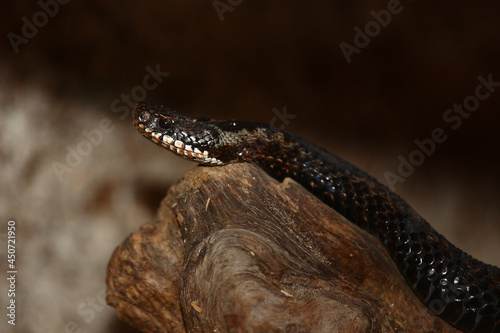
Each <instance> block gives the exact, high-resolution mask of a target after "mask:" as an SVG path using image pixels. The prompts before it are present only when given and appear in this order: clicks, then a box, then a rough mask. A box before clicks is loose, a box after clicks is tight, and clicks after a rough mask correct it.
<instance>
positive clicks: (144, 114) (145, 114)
mask: <svg viewBox="0 0 500 333" xmlns="http://www.w3.org/2000/svg"><path fill="white" fill-rule="evenodd" d="M150 118H151V113H149V112H147V111H143V112H141V114H140V115H139V118H138V119H139V121H140V122H143V123H145V122H147V121H148V120H149V119H150Z"/></svg>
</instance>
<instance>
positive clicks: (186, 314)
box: [106, 164, 457, 332]
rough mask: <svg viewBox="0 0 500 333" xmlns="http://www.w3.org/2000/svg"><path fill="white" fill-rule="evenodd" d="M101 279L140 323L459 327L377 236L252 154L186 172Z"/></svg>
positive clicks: (293, 328)
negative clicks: (436, 308) (408, 278)
mask: <svg viewBox="0 0 500 333" xmlns="http://www.w3.org/2000/svg"><path fill="white" fill-rule="evenodd" d="M106 282H107V285H108V291H107V300H108V303H109V304H110V305H111V306H114V307H115V308H117V310H118V314H119V316H120V317H121V318H122V319H124V320H125V321H127V322H128V323H129V324H131V325H132V326H134V327H136V328H138V329H140V330H141V331H143V332H186V331H189V332H215V331H217V332H278V331H279V332H457V331H456V330H455V329H454V328H452V327H451V326H449V325H447V324H446V323H445V322H443V321H442V320H441V319H439V318H438V317H436V316H434V315H433V314H432V313H431V312H430V311H429V310H428V309H427V308H426V307H425V306H423V304H422V303H421V302H420V301H419V300H418V299H417V298H416V296H415V295H414V294H413V292H412V291H411V289H410V288H409V287H408V286H407V284H406V282H405V281H404V279H403V278H402V276H401V274H400V273H399V271H398V269H397V268H396V266H395V264H394V263H393V261H392V259H391V258H390V257H389V256H388V255H387V253H386V251H385V249H384V248H383V247H382V245H381V244H380V243H379V241H378V240H377V239H376V238H375V237H373V236H371V235H369V234H368V233H366V232H365V231H363V230H361V229H359V228H358V227H357V226H355V225H353V224H352V223H350V222H349V221H347V220H345V219H344V218H343V217H342V216H340V215H339V214H337V213H336V212H335V211H333V210H332V209H330V208H329V207H327V206H326V205H324V204H323V203H322V202H321V201H319V200H318V199H316V198H315V197H314V196H312V195H311V194H310V193H309V192H307V191H306V190H305V189H303V188H302V187H301V186H300V185H298V184H297V183H295V182H294V181H292V180H289V179H286V180H285V181H284V182H283V183H280V182H277V181H275V180H274V179H272V178H270V177H269V176H268V175H267V174H265V173H264V172H263V171H261V170H260V169H258V168H256V167H255V166H253V165H251V164H235V165H227V166H223V167H217V168H209V167H196V168H194V169H193V170H191V171H189V172H188V173H187V174H186V175H185V176H184V177H183V179H181V180H180V181H179V182H178V183H177V184H176V185H175V186H173V187H172V188H171V189H170V190H169V192H168V195H167V196H166V198H165V199H164V200H163V202H162V204H161V206H160V208H159V210H158V213H157V216H156V219H155V221H154V222H152V223H151V224H148V225H146V226H143V227H142V228H141V229H140V230H139V232H137V233H135V234H133V235H131V236H130V237H129V238H128V239H126V240H125V241H124V242H123V243H122V244H121V245H120V246H119V247H118V248H117V249H116V251H115V253H114V254H113V257H112V258H111V260H110V263H109V265H108V276H107V281H106Z"/></svg>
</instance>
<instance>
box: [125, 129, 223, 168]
mask: <svg viewBox="0 0 500 333" xmlns="http://www.w3.org/2000/svg"><path fill="white" fill-rule="evenodd" d="M134 123H135V126H136V128H137V129H138V130H139V132H140V133H141V134H142V135H143V136H144V137H146V138H147V139H150V140H151V141H153V142H154V143H156V144H157V145H159V146H162V147H163V148H166V149H168V150H170V151H172V152H174V153H175V154H177V155H179V156H182V157H184V158H186V159H188V160H194V161H196V162H199V163H201V164H205V165H223V164H224V163H223V162H222V161H221V160H219V159H217V158H214V157H210V154H209V152H208V151H207V150H204V151H201V150H200V149H198V148H196V147H194V148H193V147H192V146H191V145H188V144H185V143H184V142H182V141H180V140H175V139H174V138H172V137H171V136H169V135H167V134H163V133H161V132H158V131H155V130H153V129H151V128H150V127H147V126H146V125H144V124H141V123H139V122H138V121H137V120H135V121H134Z"/></svg>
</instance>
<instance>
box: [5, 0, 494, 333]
mask: <svg viewBox="0 0 500 333" xmlns="http://www.w3.org/2000/svg"><path fill="white" fill-rule="evenodd" d="M222 2H223V3H226V4H227V3H228V2H226V1H222ZM232 3H233V4H237V5H236V6H233V7H231V8H232V10H231V11H226V12H224V13H223V18H224V19H223V20H222V21H221V19H220V16H219V15H218V13H217V10H216V9H215V7H214V2H212V1H143V2H136V1H120V2H118V1H117V2H114V1H106V2H104V1H102V2H98V1H78V0H73V1H70V2H68V4H65V5H60V7H59V9H58V12H57V14H55V15H54V17H51V18H50V19H49V20H48V23H47V24H46V25H44V26H43V27H40V28H38V29H39V31H38V33H37V34H36V36H34V37H32V38H29V41H28V43H27V44H21V45H19V52H18V53H16V52H15V51H14V49H13V47H12V45H11V44H10V42H9V39H8V38H7V35H8V33H10V32H13V33H15V34H17V35H21V30H22V27H23V24H24V23H23V21H22V18H23V17H26V18H27V19H28V20H29V21H30V22H32V21H33V15H35V14H36V13H37V12H39V11H40V10H41V7H40V5H39V4H37V3H36V2H27V1H15V2H14V1H13V2H9V3H6V2H4V3H2V4H1V5H0V11H1V12H2V13H3V15H2V16H3V17H2V22H1V23H0V28H1V30H0V32H1V34H2V36H5V37H4V38H3V39H2V44H1V49H0V55H1V60H0V69H1V72H0V74H2V78H1V79H2V87H3V88H2V90H3V93H2V97H1V102H2V103H1V105H0V107H1V108H2V109H1V110H0V112H1V113H2V116H1V117H2V118H0V119H1V121H2V122H3V125H2V126H3V127H2V128H3V130H2V134H1V135H2V136H3V139H2V140H3V144H4V148H2V150H0V157H1V158H2V160H3V161H2V163H3V164H4V165H6V166H10V168H12V170H18V173H15V172H14V171H13V172H14V173H12V174H10V173H9V172H8V170H10V169H8V168H6V169H4V170H7V171H4V180H3V182H4V183H6V184H7V185H8V186H7V187H5V190H3V189H2V196H3V197H4V198H5V200H4V202H6V205H7V208H6V210H5V213H2V214H5V218H3V216H2V218H3V220H5V219H18V220H19V221H18V224H19V225H21V228H25V229H26V230H27V229H29V228H30V227H31V226H32V224H37V225H39V224H43V223H42V222H41V221H40V218H39V217H37V216H38V215H37V214H39V210H37V209H35V208H36V207H38V206H36V205H35V206H36V207H35V208H34V207H33V205H32V204H33V201H34V200H35V201H36V200H40V201H41V202H43V206H44V207H49V206H50V207H53V208H51V210H50V211H49V212H48V213H47V217H46V218H45V219H44V221H46V223H47V225H49V226H50V230H51V232H55V231H54V230H57V228H61V225H64V223H68V222H65V221H63V220H61V221H59V220H58V219H62V218H61V216H62V215H64V216H66V217H70V220H73V219H74V221H75V222H74V226H75V227H78V228H79V227H80V226H81V224H82V221H88V223H89V224H90V225H91V229H92V233H90V234H89V236H88V238H86V239H84V240H79V241H77V242H76V243H75V244H79V245H82V244H83V246H84V245H85V244H87V242H89V241H91V240H92V239H95V236H92V235H95V234H94V233H95V232H97V233H98V234H99V235H103V234H104V235H107V234H108V233H109V234H112V233H113V232H115V231H116V230H114V229H113V228H118V229H119V230H120V232H122V233H118V234H117V235H116V234H115V235H114V236H113V237H114V238H110V239H108V242H104V243H106V245H107V247H106V248H104V249H101V250H99V251H97V252H98V255H99V256H101V262H99V263H95V265H96V266H94V268H93V269H100V270H101V272H100V274H101V275H99V276H98V277H96V278H95V281H94V284H95V287H94V289H90V291H87V290H86V289H85V288H86V283H85V280H84V281H82V282H81V286H80V287H79V288H81V290H82V292H81V293H77V294H75V296H74V298H71V299H66V298H64V297H63V298H62V299H61V298H56V299H54V300H53V301H51V303H50V304H52V305H51V306H53V307H54V308H55V310H54V311H56V312H57V311H68V312H67V313H64V314H61V316H60V318H59V317H58V318H52V321H51V323H52V324H53V325H55V326H54V327H55V328H54V331H56V329H59V330H60V327H63V324H64V323H65V322H67V321H69V320H72V318H74V320H75V321H76V322H78V323H80V328H81V329H82V330H83V331H99V330H101V331H106V329H115V328H116V327H117V326H116V325H118V327H119V329H118V330H120V329H124V328H123V327H122V326H120V325H121V324H119V323H118V322H116V321H114V320H112V319H109V320H108V319H107V318H108V317H106V319H102V323H101V322H100V321H93V322H92V323H90V324H88V323H86V322H82V318H83V317H82V316H81V315H78V314H75V310H74V308H75V307H76V306H77V305H78V304H79V302H80V300H82V299H85V298H86V295H89V294H90V295H94V296H95V294H96V293H97V291H98V290H99V289H100V288H103V287H104V278H103V276H104V269H105V264H106V260H107V259H109V256H110V255H111V251H112V249H113V248H114V247H115V246H117V245H118V244H119V242H120V239H123V238H124V237H125V236H126V235H127V234H129V233H131V232H134V231H135V230H137V228H138V227H139V226H140V225H141V224H143V223H145V222H148V221H150V220H151V219H152V217H153V215H154V212H155V210H156V207H157V205H158V203H159V201H160V200H161V198H162V197H163V196H164V194H165V192H166V190H167V188H168V186H169V185H171V184H172V183H173V182H175V181H176V180H177V179H178V178H179V177H180V176H181V175H182V173H183V172H184V171H185V170H186V169H187V168H190V167H192V166H193V165H192V164H190V163H188V162H185V163H183V162H182V161H178V159H177V158H175V157H173V156H170V154H168V153H166V152H164V151H163V150H161V149H160V148H158V147H155V146H154V145H152V144H150V143H148V142H147V141H145V140H143V139H141V138H140V136H139V135H138V134H137V133H136V132H135V129H134V128H133V126H132V125H131V117H130V116H129V117H128V119H125V120H122V119H120V115H121V114H118V113H114V112H113V109H112V107H111V104H112V102H113V101H114V100H116V99H120V95H121V94H123V93H125V94H127V93H130V91H131V90H132V89H133V88H134V87H136V86H137V85H142V80H143V78H144V76H145V75H146V74H147V72H146V70H145V68H146V66H150V67H152V68H155V67H156V66H157V65H159V67H160V68H161V70H162V71H164V72H169V73H170V75H169V76H168V77H167V78H165V80H164V81H163V82H162V83H161V84H160V85H159V86H158V87H157V88H156V89H154V90H151V91H149V92H148V95H147V101H149V102H152V103H157V104H164V105H168V106H170V107H172V108H174V109H177V110H179V111H181V112H183V113H185V114H186V115H189V116H193V117H211V118H218V119H245V120H254V121H260V122H265V123H267V122H269V121H270V119H272V118H273V117H274V116H275V114H274V113H273V109H278V110H283V108H284V107H285V106H286V110H287V112H288V113H289V114H293V115H295V118H294V119H290V123H289V124H288V125H287V126H286V130H288V131H291V132H294V133H297V134H299V135H301V136H303V137H306V138H308V139H310V140H311V141H313V142H316V143H318V144H320V145H322V146H324V147H326V148H328V149H329V150H330V151H332V152H334V153H337V154H339V155H340V156H342V157H344V158H346V159H348V160H350V161H352V162H354V163H355V164H357V165H358V166H360V167H361V168H362V169H365V170H366V171H368V172H369V173H371V174H372V175H374V176H375V177H377V178H379V179H380V180H381V181H382V182H384V183H385V182H386V181H385V179H384V173H385V172H386V171H391V172H396V171H397V167H398V164H399V161H398V156H400V155H402V156H403V157H407V156H408V155H409V154H410V153H411V152H412V151H413V150H414V149H416V148H417V147H416V146H415V143H414V140H415V139H419V140H422V139H425V138H428V137H430V134H431V132H432V131H433V130H434V129H435V128H443V129H444V130H445V133H446V134H447V135H448V139H447V140H446V141H445V142H444V143H442V144H438V145H437V147H436V151H435V152H434V153H433V154H432V155H431V156H429V157H427V158H426V160H425V162H424V163H423V164H422V165H421V166H419V167H417V168H416V170H415V172H414V173H413V174H412V175H411V176H409V177H408V178H407V180H406V181H405V182H404V183H400V184H398V185H397V186H396V191H397V192H398V193H400V194H401V195H402V196H403V197H405V198H407V199H408V201H409V202H410V203H411V204H412V205H413V206H414V207H415V208H416V209H417V211H419V212H421V213H422V215H423V216H424V217H425V218H427V219H428V220H429V222H431V224H433V225H434V226H436V228H437V229H438V230H439V231H441V232H442V233H443V234H445V236H446V237H448V238H449V239H450V240H452V241H453V242H454V243H457V244H458V245H459V246H461V247H463V248H464V249H465V250H467V251H469V252H471V253H473V254H474V255H475V256H477V257H480V258H481V259H483V260H485V261H487V262H491V263H496V264H497V265H498V264H499V263H500V261H499V259H498V256H497V255H496V254H495V253H496V252H497V251H498V250H499V249H500V247H499V245H498V242H499V241H500V208H499V207H498V202H499V200H500V191H499V190H498V184H500V179H499V178H500V177H499V173H498V170H499V169H500V168H499V167H500V158H499V157H498V155H499V152H500V149H499V147H498V143H499V141H500V131H499V129H500V112H499V106H500V89H498V88H497V89H498V90H497V91H495V92H494V93H493V94H491V96H490V97H489V98H488V99H487V100H485V101H481V102H480V106H479V108H478V110H477V111H475V112H474V113H473V114H472V115H471V116H470V117H469V118H468V119H464V121H463V123H462V125H461V126H460V127H459V128H458V129H456V130H452V129H451V127H450V126H449V124H447V123H445V122H444V120H443V114H444V112H445V111H446V110H447V109H448V108H451V107H452V106H453V104H454V103H462V102H463V100H464V98H465V97H467V96H469V95H472V94H474V91H475V88H476V86H477V85H478V83H479V81H478V76H480V75H481V76H483V77H485V78H486V77H488V75H490V74H491V75H492V77H493V81H496V82H499V81H500V61H499V56H500V36H499V33H500V20H498V17H500V3H498V2H493V1H484V2H473V3H471V2H468V1H455V2H442V3H436V2H429V1H427V2H424V1H402V2H401V3H400V5H399V6H400V7H402V10H401V12H400V13H399V14H397V15H392V17H391V21H390V23H389V24H388V25H387V26H386V27H382V28H381V31H380V33H379V34H378V35H376V36H374V37H372V38H371V41H370V43H369V45H367V46H366V47H364V48H362V49H361V51H360V53H359V54H353V55H352V61H351V62H350V63H348V62H347V61H346V58H345V57H344V55H343V53H342V51H341V48H340V46H339V45H340V44H341V43H342V42H345V43H349V44H351V45H352V44H353V39H354V37H355V34H356V32H355V31H354V30H353V29H354V28H355V27H359V28H361V29H362V30H364V27H365V25H366V24H367V23H368V22H370V21H373V20H374V18H373V16H372V14H371V13H370V12H371V11H372V10H374V11H376V12H379V11H380V10H385V9H386V8H387V6H388V2H387V1H324V0H317V1H308V2H306V1H278V2H268V1H241V2H238V1H233V2H232ZM238 3H239V4H238ZM398 8H399V7H398ZM40 96H42V97H40ZM39 100H40V101H41V102H39ZM29 101H32V102H30V103H29V106H27V105H28V104H26V103H28V102H29ZM20 114H23V115H24V116H21V115H20ZM22 117H25V118H22ZM103 118H109V119H111V120H112V122H113V124H114V125H115V126H116V128H117V130H115V131H114V132H113V133H112V134H110V136H109V137H106V138H105V140H104V142H103V145H100V146H99V147H96V148H95V150H94V152H93V153H92V156H91V157H89V158H88V159H87V160H86V162H85V163H84V164H82V166H79V167H78V168H75V172H72V173H71V174H70V175H68V178H67V180H65V181H64V182H63V183H62V184H61V183H59V182H57V181H54V172H53V171H52V170H51V165H52V162H53V161H59V162H62V161H64V157H65V155H66V153H67V151H66V150H65V147H66V146H67V145H70V146H75V145H77V144H78V143H79V142H80V141H81V140H82V134H81V133H82V130H83V129H85V128H87V129H91V128H96V127H97V126H98V124H99V121H100V120H101V119H103ZM23 119H24V120H23ZM20 123H25V124H26V125H25V126H24V127H23V126H21V125H19V124H20ZM16 126H20V127H19V128H17V127H16ZM40 127H41V128H42V129H40ZM27 132H29V134H30V135H32V138H31V139H26V138H25V134H26V135H28V134H27ZM38 133H44V136H43V137H44V138H45V139H43V140H39V139H37V135H38ZM28 136H29V135H28ZM29 145H32V147H33V148H32V149H29V148H27V147H28V146H29ZM17 154H20V155H22V156H26V158H20V159H16V158H15V156H17ZM43 161H45V162H44V163H43ZM16 163H18V164H16ZM19 170H21V171H19ZM47 170H48V171H47ZM96 175H97V176H96ZM16 177H18V178H16ZM44 177H45V178H44ZM46 179H49V180H46ZM45 181H46V182H45ZM37 186H38V187H37ZM37 188H43V189H45V191H42V192H36V191H35V190H36V189H37ZM9 189H15V190H12V191H15V192H16V193H17V194H16V195H12V192H9ZM48 189H50V190H48ZM76 189H78V190H76ZM80 189H81V191H80ZM65 191H67V192H65ZM40 193H41V194H40ZM54 193H58V195H59V196H57V195H55V194H54ZM64 193H71V195H74V198H75V199H74V203H73V206H70V208H68V207H69V206H65V207H66V208H64V207H62V206H63V205H62V204H61V198H62V197H64V198H67V197H68V196H67V195H64ZM123 193H130V196H124V194H123ZM54 195H55V196H54ZM71 195H69V196H70V197H71ZM65 200H66V199H65ZM126 200H130V205H127V206H126V207H127V208H123V207H122V206H119V205H118V206H116V205H115V204H114V203H115V202H116V201H118V202H125V201H126ZM127 202H128V201H127ZM114 205H115V206H114ZM80 206H81V207H83V208H81V211H80V210H78V209H77V207H80ZM65 209H67V210H68V211H65V212H64V214H62V213H61V214H59V213H58V212H61V211H63V210H65ZM128 209H130V210H133V211H130V212H129V211H128ZM117 210H118V212H117ZM125 210H126V212H127V213H126V214H125V213H124V212H125ZM89 212H90V213H91V216H88V214H89ZM121 213H122V214H123V216H127V217H126V218H129V219H131V220H128V222H127V223H126V226H127V227H125V228H121V227H116V225H117V224H118V225H119V221H117V220H121V219H122V217H121V216H122V215H120V214H121ZM117 216H120V217H117ZM130 216H133V217H130ZM99 218H102V221H100V222H99V223H97V222H96V220H97V219H99ZM123 218H125V217H123ZM56 221H57V222H56ZM76 221H78V222H76ZM23 223H24V224H23ZM85 223H87V222H85ZM92 223H95V224H92ZM101 223H102V224H101ZM103 224H104V225H109V226H110V227H108V229H105V230H104V229H99V228H100V226H101V225H103ZM23 225H24V227H22V226H23ZM113 226H114V227H113ZM26 230H24V229H22V232H25V234H21V235H25V236H23V237H25V242H26V243H29V242H31V244H37V243H36V241H35V239H36V236H37V235H34V234H30V233H28V232H27V231H26ZM71 230H72V229H71V228H69V229H68V235H72V234H73V233H72V232H71ZM2 232H3V231H2ZM75 233H77V234H78V233H79V232H76V231H75ZM66 236H67V235H66ZM66 236H65V237H66ZM100 237H105V236H100ZM106 237H107V236H106ZM110 237H111V236H110ZM79 242H81V243H79ZM51 246H53V247H54V249H55V250H54V251H56V252H57V251H58V250H57V248H58V246H60V243H59V242H58V241H55V242H53V244H52V245H51ZM68 246H69V247H70V248H71V246H70V245H68ZM36 248H37V247H36V246H33V247H32V249H33V251H34V250H35V249H36ZM21 249H22V248H21ZM24 249H25V250H24V252H23V251H22V250H20V251H21V252H20V254H19V255H20V256H23V255H24V256H25V257H26V258H27V259H26V261H25V265H26V266H29V265H30V261H29V259H28V258H30V256H31V255H32V253H31V252H29V250H28V248H27V245H26V246H25V248H24ZM82 255H83V254H82ZM85 255H86V256H89V255H90V254H89V252H85ZM96 255H97V254H96ZM44 258H48V259H47V260H49V259H50V258H51V255H48V256H45V257H44ZM66 260H69V259H66ZM55 262H57V261H55ZM74 265H75V268H74V269H73V271H74V272H79V270H80V269H82V268H81V265H78V264H74ZM57 267H59V266H57V265H55V266H54V268H53V271H54V272H55V273H54V275H55V276H56V277H51V278H52V279H57V278H61V279H66V280H67V281H69V282H67V283H68V284H69V285H71V283H72V281H73V282H74V280H72V279H76V278H75V277H71V276H70V277H68V274H67V272H65V271H58V270H57V269H58V268H57ZM75 274H76V273H75ZM76 275H79V274H76ZM46 278H47V279H49V278H50V276H47V277H46ZM23 279H25V280H24V286H23V288H22V290H26V292H25V294H23V296H22V297H25V300H26V302H25V303H31V302H30V301H28V300H29V299H30V297H35V296H34V295H33V293H30V292H29V291H28V290H30V286H31V285H32V284H34V283H35V281H36V278H35V277H34V276H30V275H29V274H28V273H26V275H25V276H24V277H23ZM99 286H101V287H99ZM49 289H50V288H49ZM68 290H71V288H68ZM46 292H47V291H46ZM68 292H69V291H68ZM66 295H67V294H66ZM45 299H46V298H45ZM37 304H38V303H37ZM39 304H40V306H41V305H43V304H44V303H43V302H42V301H40V303H39ZM27 306H28V305H25V307H27ZM31 311H32V312H36V311H37V309H36V306H34V308H33V309H32V310H31ZM106 311H109V316H110V318H112V317H113V316H114V312H113V309H110V310H106ZM102 316H104V315H102ZM19 320H22V321H24V322H25V324H24V325H26V326H25V331H26V332H28V331H37V330H39V329H40V327H41V326H40V325H38V328H37V325H31V324H28V323H27V322H28V320H27V318H26V317H25V318H23V319H19ZM31 322H33V321H31ZM98 323H99V324H98ZM47 325H48V326H46V327H50V324H47ZM89 325H96V326H93V327H92V328H91V326H89ZM102 327H106V329H103V328H102ZM110 327H111V328H110Z"/></svg>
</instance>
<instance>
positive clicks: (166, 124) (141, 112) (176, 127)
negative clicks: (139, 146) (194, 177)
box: [134, 103, 225, 165]
mask: <svg viewBox="0 0 500 333" xmlns="http://www.w3.org/2000/svg"><path fill="white" fill-rule="evenodd" d="M134 125H135V127H136V128H137V129H138V130H139V132H140V133H141V134H142V135H143V136H144V137H146V138H147V139H149V140H151V141H153V142H154V143H156V144H157V145H159V146H162V147H164V148H166V149H168V150H170V151H172V152H174V153H175V154H177V155H179V156H182V157H184V158H186V159H188V160H191V161H197V162H199V163H201V164H205V165H222V164H225V162H223V161H222V160H221V159H219V156H216V154H215V153H214V152H215V151H216V149H215V147H216V146H217V145H218V142H219V136H220V133H219V131H218V130H217V128H216V127H215V126H212V125H211V123H210V121H206V120H203V121H201V120H194V119H191V118H188V117H185V116H183V115H181V114H179V113H177V112H175V111H173V110H171V109H169V108H167V107H164V106H156V105H151V104H147V103H141V104H138V105H137V108H136V110H135V112H134Z"/></svg>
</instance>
